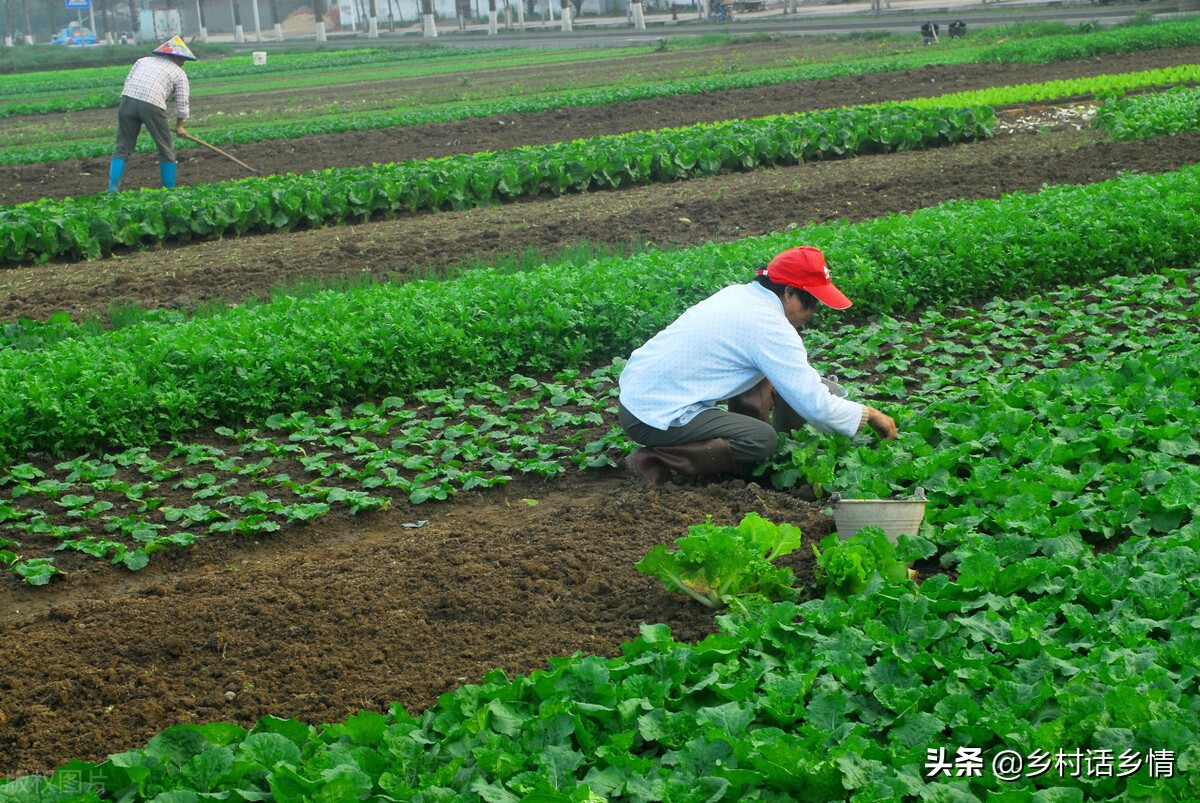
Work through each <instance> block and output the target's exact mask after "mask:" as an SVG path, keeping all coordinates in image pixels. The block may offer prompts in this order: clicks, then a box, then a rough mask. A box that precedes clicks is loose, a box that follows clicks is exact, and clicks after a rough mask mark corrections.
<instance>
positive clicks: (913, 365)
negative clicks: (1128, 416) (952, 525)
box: [0, 270, 1200, 585]
mask: <svg viewBox="0 0 1200 803" xmlns="http://www.w3.org/2000/svg"><path fill="white" fill-rule="evenodd" d="M1197 276H1200V273H1197V272H1196V271H1171V270H1166V271H1164V272H1163V273H1158V274H1146V275H1139V276H1133V277H1115V278H1111V279H1106V280H1104V281H1102V282H1100V283H1099V284H1098V285H1095V286H1093V288H1089V290H1090V291H1094V292H1095V293H1096V294H1101V295H1103V296H1104V297H1106V298H1108V299H1110V300H1109V302H1108V303H1106V304H1104V305H1099V304H1097V303H1095V302H1094V301H1092V300H1091V298H1092V296H1091V293H1090V292H1085V291H1084V290H1082V289H1079V288H1061V289H1059V290H1057V291H1054V292H1045V293H1038V294H1037V295H1036V296H1035V297H1033V298H1030V299H1021V300H999V301H995V302H992V303H990V304H989V305H988V306H987V307H986V308H985V309H984V310H982V311H975V310H972V309H970V308H954V309H950V310H948V311H946V312H945V313H940V312H927V313H925V314H924V315H922V316H921V317H920V319H918V320H916V321H904V320H898V319H895V318H892V317H890V316H876V317H875V319H874V320H873V321H872V323H871V324H870V325H867V326H864V325H862V324H853V323H852V324H844V325H843V326H841V327H837V328H831V329H830V330H828V331H826V329H825V328H824V327H822V328H821V329H817V330H813V331H809V332H806V334H805V341H806V342H807V343H808V345H809V347H810V350H811V351H812V353H815V354H820V355H821V361H820V364H819V365H820V368H821V369H822V370H823V371H824V372H826V373H834V374H836V375H838V376H839V378H841V380H842V381H843V383H844V384H845V385H846V387H847V388H849V389H850V391H851V394H852V396H853V397H854V398H858V399H863V400H868V399H869V400H870V401H871V403H872V404H875V405H878V406H881V407H882V408H883V409H886V410H888V411H889V412H890V413H891V414H893V415H894V416H895V417H896V419H897V421H898V423H899V425H900V428H901V431H902V432H903V433H904V434H903V435H902V437H901V442H900V443H899V444H897V445H895V448H892V447H889V451H888V453H886V454H881V458H882V457H885V456H887V455H889V454H891V453H893V452H895V451H896V450H904V453H905V454H911V453H912V449H913V446H912V442H914V439H913V437H912V435H911V434H910V433H909V430H910V429H911V430H913V431H914V432H922V431H924V430H925V429H927V427H928V422H927V419H926V412H925V411H926V409H927V408H930V407H931V405H934V404H935V403H937V404H938V409H939V410H941V411H947V410H953V409H954V407H955V406H956V405H957V404H958V402H957V401H956V400H953V398H952V397H953V395H954V394H955V393H960V392H961V389H962V388H964V387H966V388H970V387H972V386H974V385H975V384H977V381H978V380H977V377H978V376H979V373H980V372H981V371H986V373H987V376H988V379H989V383H992V384H998V383H1006V384H1009V385H1013V384H1015V383H1024V382H1026V381H1028V380H1029V379H1031V378H1034V379H1036V378H1037V377H1039V376H1041V375H1042V374H1044V373H1045V372H1046V371H1048V370H1054V369H1058V368H1062V367H1064V366H1067V365H1069V364H1071V363H1072V362H1074V361H1076V360H1077V359H1079V358H1080V357H1081V356H1082V355H1086V358H1087V363H1088V364H1089V365H1109V364H1113V363H1115V362H1117V361H1119V360H1120V359H1121V358H1122V355H1124V354H1130V353H1136V354H1138V355H1139V356H1140V357H1141V358H1142V359H1144V360H1150V361H1160V360H1163V359H1167V360H1173V359H1179V358H1180V355H1182V354H1184V353H1187V354H1191V353H1192V352H1194V351H1195V333H1194V332H1193V329H1194V328H1195V320H1196V318H1197V315H1198V314H1200V296H1198V290H1200V288H1197V287H1195V286H1194V285H1195V284H1196V280H1197ZM1134 299H1136V302H1135V301H1133V300H1134ZM1114 332H1116V333H1114ZM881 354H886V359H884V360H880V359H879V357H880V355H881ZM623 365H624V361H623V360H616V361H614V362H613V363H610V364H608V365H604V366H601V367H600V368H597V369H596V370H594V371H592V372H591V373H590V374H587V375H584V374H581V373H580V372H578V371H562V372H560V373H558V374H557V375H555V376H554V378H553V379H552V380H548V381H536V380H534V379H531V378H529V377H524V376H521V375H519V374H515V375H512V376H510V377H508V378H507V380H506V381H504V380H499V381H498V382H496V383H492V382H474V383H470V384H460V385H459V386H457V387H455V388H442V389H430V390H421V391H416V392H415V393H414V394H413V398H411V399H409V400H402V399H398V398H387V399H384V400H382V401H381V402H379V403H378V404H374V403H361V404H356V405H353V406H351V407H348V408H347V409H341V408H337V407H333V408H329V409H326V410H325V411H324V412H321V413H309V412H304V411H292V412H289V413H286V414H285V413H282V412H277V413H275V414H273V415H270V416H268V417H267V418H266V419H265V421H264V422H263V423H264V427H263V428H251V429H246V430H240V431H234V430H231V429H222V428H219V429H218V435H220V436H223V437H225V438H227V439H229V440H230V441H231V442H230V444H229V446H227V447H225V448H222V447H218V446H214V445H209V444H206V445H203V446H199V445H188V444H182V443H176V444H170V445H169V446H168V447H166V448H165V451H166V454H165V455H162V454H159V456H158V457H155V456H154V455H152V454H151V452H150V450H148V449H146V448H145V447H134V448H130V449H126V450H123V451H120V452H116V453H112V454H104V455H102V456H99V457H92V456H91V455H90V454H86V453H85V454H81V455H77V456H75V457H72V458H70V459H67V460H63V461H61V462H57V463H55V464H54V465H53V468H52V469H51V467H50V466H47V465H45V464H43V465H42V467H40V468H39V467H38V466H37V465H35V464H32V463H25V464H20V465H14V466H12V467H11V468H9V469H8V470H7V471H0V489H4V491H3V492H4V493H5V494H7V495H8V496H9V498H7V499H5V498H0V522H3V523H5V525H6V527H7V528H8V530H10V531H11V533H12V534H13V535H14V536H17V537H20V538H21V541H19V542H18V541H16V540H15V539H14V540H11V541H10V542H9V543H7V544H6V543H4V542H3V540H2V539H0V563H8V564H10V571H12V572H15V573H16V574H18V575H20V576H21V577H22V578H24V580H25V582H27V583H30V584H34V585H36V584H42V583H47V582H50V580H51V579H52V577H53V576H54V575H55V573H56V572H57V568H56V566H55V563H54V560H53V558H52V557H50V556H49V555H48V553H47V550H50V549H62V550H73V551H76V552H83V553H85V554H88V555H92V556H93V557H96V558H103V559H108V560H111V561H112V562H113V563H120V564H122V565H124V566H125V567H126V568H129V569H137V568H140V567H141V566H143V565H145V564H146V562H147V561H148V560H149V557H150V555H152V554H153V553H154V552H156V551H158V550H160V549H163V548H166V547H168V546H170V547H181V546H186V545H188V544H190V543H192V542H193V541H195V540H197V539H198V538H204V537H208V536H209V535H214V534H222V533H227V532H231V531H238V532H274V531H277V530H279V529H280V528H281V527H282V526H284V525H286V524H287V523H288V522H289V521H293V520H296V519H297V518H298V517H300V516H304V517H308V518H313V517H315V516H319V515H323V514H324V513H325V512H328V511H329V510H330V509H331V507H334V506H339V505H340V506H346V507H348V508H349V509H350V510H351V511H357V510H362V509H371V508H374V507H380V506H383V505H386V504H388V503H389V502H395V503H398V504H403V503H406V502H407V503H410V504H420V503H422V502H424V501H427V500H430V499H446V498H449V497H450V496H453V495H455V494H456V493H457V492H458V491H459V490H467V489H470V488H482V487H493V486H496V485H502V484H504V483H506V482H508V481H509V479H511V477H512V476H513V475H515V474H537V475H540V476H553V475H556V474H560V473H562V472H564V471H567V470H569V469H570V468H571V467H573V466H574V467H576V468H579V469H590V468H597V467H608V466H615V465H617V464H619V462H620V460H621V457H622V455H623V453H624V452H626V451H627V450H628V449H629V448H630V444H629V442H628V439H627V438H626V437H625V436H624V434H623V433H622V432H621V431H620V429H619V428H617V427H615V426H614V425H613V416H614V415H615V407H616V398H617V392H618V389H617V384H616V378H617V375H618V374H619V373H620V370H621V367H622V366H623ZM866 366H869V367H866ZM961 406H963V407H964V409H966V410H968V411H970V414H971V415H973V416H974V417H975V418H976V419H978V418H979V415H978V414H977V412H975V411H974V409H973V408H974V405H961ZM943 417H945V418H946V420H949V419H950V418H957V419H958V420H960V421H961V420H963V415H962V414H961V413H955V415H954V416H950V417H946V416H945V414H944V413H943ZM1002 418H1003V416H1002V415H999V414H997V419H998V420H1000V419H1002ZM944 426H950V425H944ZM1137 426H1141V424H1138V425H1137ZM1176 430H1177V431H1174V432H1170V433H1167V432H1165V430H1164V429H1163V428H1162V426H1161V425H1160V426H1158V427H1156V429H1155V435H1154V438H1155V440H1156V444H1155V445H1156V447H1157V449H1156V450H1155V451H1157V452H1162V453H1163V454H1166V453H1167V451H1168V450H1169V452H1170V453H1173V454H1176V455H1184V456H1187V455H1193V454H1195V453H1196V452H1197V445H1196V443H1197V441H1196V438H1195V437H1193V436H1192V435H1191V434H1190V433H1189V432H1187V431H1179V430H1178V427H1176ZM956 431H962V427H958V428H957V430H956ZM1100 436H1101V435H1099V434H1095V433H1089V435H1088V436H1087V437H1089V438H1096V437H1100ZM1081 440H1083V438H1081ZM915 443H916V444H917V445H918V446H920V444H922V443H923V441H922V439H921V438H919V437H918V438H916V439H915ZM851 447H852V444H850V442H848V441H845V440H844V439H839V438H825V439H823V438H819V437H815V436H813V435H812V434H811V433H807V434H806V437H805V438H804V439H803V440H801V441H799V442H791V441H788V442H785V443H784V444H783V448H782V449H781V450H780V451H779V453H778V455H777V456H776V458H775V459H774V460H773V461H772V462H771V463H770V464H768V465H767V466H766V467H765V471H764V474H767V475H769V479H770V482H772V483H773V484H775V485H776V486H777V487H780V488H790V487H793V486H795V485H796V484H798V483H801V482H803V483H806V484H809V485H811V486H812V487H813V488H814V490H815V491H816V492H817V493H818V494H822V493H823V492H825V491H827V490H832V489H836V490H838V491H840V492H843V493H852V492H856V491H857V490H858V489H860V488H862V487H863V485H864V483H863V482H862V481H860V480H857V479H855V476H856V473H857V472H860V470H861V467H862V465H863V464H864V463H868V464H870V465H872V466H878V465H879V460H880V458H877V459H875V460H873V461H872V460H870V459H869V458H872V457H875V454H876V453H875V450H874V449H873V448H872V449H870V450H861V449H860V450H857V454H858V456H857V457H852V458H845V459H844V458H843V455H845V454H847V453H848V452H849V451H850V450H851ZM920 448H924V447H920ZM964 448H966V447H964ZM157 451H158V452H160V453H161V452H162V451H164V450H163V449H160V450H157ZM940 451H942V452H943V453H942V454H941V455H940V457H939V459H942V460H944V461H946V462H947V463H948V464H949V465H951V466H955V474H957V473H958V472H959V471H960V470H961V469H960V468H959V467H958V465H957V461H960V460H961V459H962V454H961V450H960V451H956V450H955V449H952V448H951V449H943V450H940ZM888 459H889V461H890V462H893V463H894V462H896V460H895V459H894V457H888ZM914 462H915V465H917V466H920V467H921V469H922V470H925V469H929V468H930V460H929V458H927V457H919V458H916V459H915V461H914ZM856 464H857V465H856ZM1064 468H1065V467H1064V466H1062V465H1057V464H1056V466H1055V467H1054V469H1053V470H1052V471H1050V472H1048V473H1055V472H1059V473H1061V471H1062V470H1063V469H1064ZM1171 468H1173V467H1171ZM946 471H947V469H946V468H945V467H943V468H942V469H940V472H941V473H942V474H945V473H946ZM929 473H930V475H931V476H932V478H933V480H936V479H937V476H936V475H937V473H938V472H935V471H933V470H930V471H929ZM1176 473H1178V472H1176ZM1074 474H1075V476H1077V477H1078V478H1082V480H1083V482H1084V483H1085V484H1086V482H1087V479H1088V478H1087V476H1086V474H1085V473H1084V472H1082V471H1079V470H1077V469H1076V470H1075V471H1074ZM981 476H982V473H981ZM926 485H928V486H929V489H930V490H931V491H933V492H935V493H941V492H942V489H941V488H940V487H939V486H938V485H934V484H932V483H931V482H930V483H926ZM180 490H186V491H188V492H190V498H188V499H186V500H183V501H180V500H177V501H176V502H175V504H174V505H172V504H168V502H167V499H168V497H169V496H171V494H172V492H178V491H180ZM896 490H900V491H903V492H905V493H908V492H910V491H911V488H905V487H901V488H897V489H896ZM1093 507H1094V506H1093ZM1140 509H1141V506H1140V505H1135V506H1134V507H1132V508H1131V507H1129V506H1126V509H1125V512H1126V513H1132V514H1134V515H1135V516H1136V515H1137V514H1138V511H1139V510H1140ZM1014 510H1015V509H1014ZM1143 518H1144V517H1143ZM930 519H931V520H936V519H935V517H934V516H933V515H931V516H930ZM1099 526H1101V525H1099V524H1098V525H1097V527H1099ZM1016 529H1017V528H1014V531H1015V530H1016ZM1098 531H1099V530H1098ZM1112 534H1114V533H1109V535H1112ZM30 539H33V540H30Z"/></svg>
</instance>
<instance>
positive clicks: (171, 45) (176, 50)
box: [154, 36, 196, 61]
mask: <svg viewBox="0 0 1200 803" xmlns="http://www.w3.org/2000/svg"><path fill="white" fill-rule="evenodd" d="M154 52H155V53H157V54H158V55H160V56H174V57H175V58H177V59H187V60H188V61H195V60H196V56H195V54H193V53H192V50H191V48H189V47H188V46H187V42H184V41H183V40H182V39H180V38H179V37H178V36H172V37H171V38H170V39H168V40H167V41H165V42H163V43H162V44H161V45H159V46H158V47H157V48H156V49H155V51H154Z"/></svg>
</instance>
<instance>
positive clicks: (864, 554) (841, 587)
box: [813, 527, 913, 599]
mask: <svg viewBox="0 0 1200 803" xmlns="http://www.w3.org/2000/svg"><path fill="white" fill-rule="evenodd" d="M813 554H815V555H816V556H817V582H818V584H819V585H820V587H822V588H824V589H825V590H826V591H827V592H831V593H833V594H834V595H836V596H839V597H842V598H843V599H845V598H848V597H851V596H854V595H856V594H862V593H865V592H868V591H877V590H878V589H880V588H883V587H901V588H906V589H911V588H912V587H913V583H912V581H911V580H910V578H909V573H908V565H907V564H905V563H904V562H903V561H901V560H900V558H899V557H897V554H896V546H895V545H894V544H893V543H892V542H891V541H889V540H888V537H887V535H886V534H885V533H884V531H883V528H882V527H864V528H863V529H861V530H859V531H858V532H856V533H855V534H854V535H852V536H850V537H849V538H847V539H845V540H843V539H842V538H841V536H839V535H838V534H837V533H833V534H831V535H828V536H826V537H825V538H823V539H821V543H820V545H819V546H818V545H817V544H813Z"/></svg>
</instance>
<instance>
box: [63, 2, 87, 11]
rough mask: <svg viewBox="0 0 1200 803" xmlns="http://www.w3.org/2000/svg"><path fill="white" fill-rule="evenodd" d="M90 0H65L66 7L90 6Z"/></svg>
mask: <svg viewBox="0 0 1200 803" xmlns="http://www.w3.org/2000/svg"><path fill="white" fill-rule="evenodd" d="M91 7H92V0H67V9H68V10H69V9H73V8H91Z"/></svg>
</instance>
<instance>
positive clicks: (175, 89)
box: [121, 56, 191, 120]
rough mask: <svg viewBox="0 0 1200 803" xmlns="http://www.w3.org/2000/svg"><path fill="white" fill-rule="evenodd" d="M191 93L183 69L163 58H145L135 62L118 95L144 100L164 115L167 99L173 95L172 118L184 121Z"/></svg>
mask: <svg viewBox="0 0 1200 803" xmlns="http://www.w3.org/2000/svg"><path fill="white" fill-rule="evenodd" d="M190 92H191V86H190V85H189V84H188V77H187V73H185V72H184V71H183V68H182V67H180V66H179V65H178V64H176V63H175V62H174V61H172V60H171V59H169V58H167V57H165V56H146V57H145V58H140V59H138V60H137V61H136V62H134V64H133V69H132V70H130V71H129V77H128V78H126V79H125V89H124V90H123V91H122V92H121V94H122V95H127V96H129V97H131V98H133V99H135V100H144V101H146V102H147V103H150V104H152V105H154V106H157V107H158V108H160V109H163V110H164V111H165V110H166V108H167V99H168V98H170V97H171V95H174V96H175V116H176V117H177V118H179V119H180V120H185V119H187V117H188V115H189V113H190V112H191V109H189V108H188V96H189V94H190Z"/></svg>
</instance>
